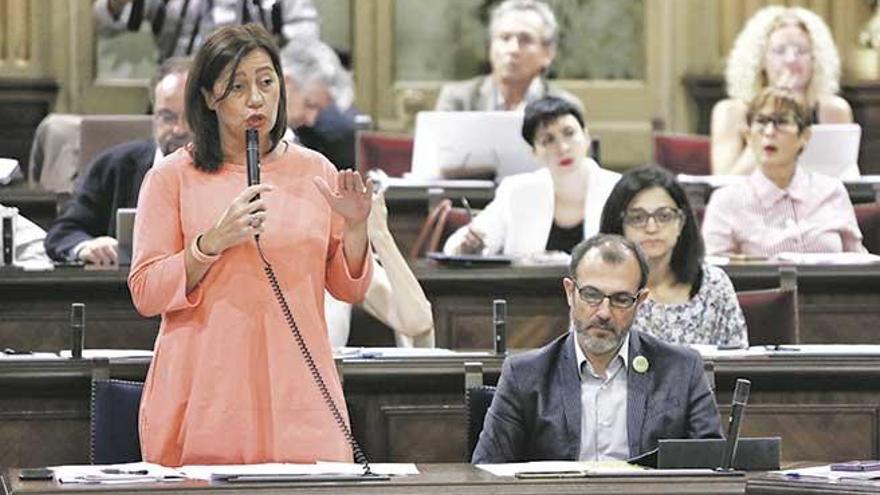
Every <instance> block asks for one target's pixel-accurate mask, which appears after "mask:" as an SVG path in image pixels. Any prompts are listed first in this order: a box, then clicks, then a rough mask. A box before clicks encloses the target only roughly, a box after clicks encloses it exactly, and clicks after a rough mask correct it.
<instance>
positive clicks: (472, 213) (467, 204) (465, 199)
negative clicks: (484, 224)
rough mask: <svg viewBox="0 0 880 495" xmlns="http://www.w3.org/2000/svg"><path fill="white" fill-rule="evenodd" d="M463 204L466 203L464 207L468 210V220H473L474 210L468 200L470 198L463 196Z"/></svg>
mask: <svg viewBox="0 0 880 495" xmlns="http://www.w3.org/2000/svg"><path fill="white" fill-rule="evenodd" d="M461 204H462V205H464V208H465V209H466V210H467V213H468V222H470V221H471V220H473V219H474V210H473V208H471V204H470V202H469V201H468V199H467V198H465V197H464V196H462V197H461Z"/></svg>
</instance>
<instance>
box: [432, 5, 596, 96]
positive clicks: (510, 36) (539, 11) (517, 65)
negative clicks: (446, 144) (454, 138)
mask: <svg viewBox="0 0 880 495" xmlns="http://www.w3.org/2000/svg"><path fill="white" fill-rule="evenodd" d="M558 42H559V24H558V23H557V22H556V15H555V14H553V10H552V9H551V8H550V6H549V5H547V4H546V3H545V2H543V1H540V0H505V1H504V2H501V4H499V5H498V6H496V7H495V8H493V9H492V12H491V14H490V19H489V65H490V66H491V68H492V73H491V74H488V75H484V76H478V77H475V78H473V79H468V80H466V81H457V82H451V83H448V84H446V85H444V86H443V87H442V88H441V89H440V94H439V96H438V97H437V102H436V104H435V106H434V109H435V110H443V111H493V110H522V109H523V108H525V106H526V105H527V104H529V103H531V102H533V101H535V100H539V99H541V98H543V97H545V96H557V97H559V98H562V99H564V100H568V101H569V102H571V104H573V105H575V106H576V107H577V109H578V110H580V112H581V113H584V107H583V104H582V103H581V101H580V100H579V99H578V98H577V97H576V96H575V95H573V94H571V93H569V92H568V91H565V90H563V89H561V88H559V87H556V86H554V85H552V84H550V82H548V81H547V80H546V79H545V77H544V76H545V74H546V73H547V71H548V69H549V68H550V65H551V64H552V63H553V59H554V58H556V47H557V44H558Z"/></svg>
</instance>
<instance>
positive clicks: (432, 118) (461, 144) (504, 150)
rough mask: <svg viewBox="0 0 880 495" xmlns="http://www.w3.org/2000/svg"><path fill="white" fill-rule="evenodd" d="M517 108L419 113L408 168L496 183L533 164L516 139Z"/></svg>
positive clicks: (425, 174)
mask: <svg viewBox="0 0 880 495" xmlns="http://www.w3.org/2000/svg"><path fill="white" fill-rule="evenodd" d="M522 124H523V114H522V112H419V114H418V115H417V117H416V131H415V138H414V141H413V158H412V167H411V170H412V173H411V175H412V176H413V177H417V178H422V179H455V178H485V177H491V176H494V178H495V180H496V182H497V181H500V180H501V179H503V178H504V177H507V176H509V175H514V174H519V173H523V172H531V171H533V170H537V169H538V163H537V162H536V160H535V158H534V156H533V154H532V150H531V148H530V147H529V145H528V143H526V142H525V140H524V139H523V138H522V135H521V132H522Z"/></svg>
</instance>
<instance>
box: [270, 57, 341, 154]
mask: <svg viewBox="0 0 880 495" xmlns="http://www.w3.org/2000/svg"><path fill="white" fill-rule="evenodd" d="M281 64H282V67H283V70H284V84H285V88H286V90H287V125H288V127H289V128H290V129H292V130H293V132H294V133H295V135H294V141H296V142H297V143H298V144H301V145H303V146H305V147H307V148H310V149H313V150H315V151H317V152H319V153H321V154H323V155H324V156H326V157H327V158H328V159H329V160H330V161H331V162H332V163H333V164H334V165H336V168H338V169H340V170H341V169H346V168H355V163H354V161H355V160H354V154H355V149H354V148H355V131H356V130H357V126H356V124H355V117H357V115H358V110H357V109H356V108H355V107H354V88H353V85H352V79H351V74H350V73H349V72H348V71H347V70H346V69H345V67H343V66H342V62H341V61H340V60H339V56H338V55H337V54H336V52H335V51H333V48H331V47H330V46H329V45H327V44H325V43H323V42H320V41H314V42H312V43H308V44H293V43H291V44H288V45H287V46H286V47H284V49H283V50H281Z"/></svg>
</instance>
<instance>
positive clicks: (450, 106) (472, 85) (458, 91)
mask: <svg viewBox="0 0 880 495" xmlns="http://www.w3.org/2000/svg"><path fill="white" fill-rule="evenodd" d="M540 89H541V90H540V91H538V92H529V93H528V94H527V95H526V103H531V102H532V101H534V100H537V99H540V98H543V97H545V96H556V97H559V98H562V99H563V100H567V101H569V102H571V103H572V104H573V105H574V106H575V107H577V109H578V110H580V112H581V114H583V113H584V105H583V103H581V101H580V100H579V99H578V97H577V96H575V95H573V94H571V93H569V92H568V91H565V90H564V89H560V88H557V87H555V86H553V85H551V84H550V83H549V82H547V81H546V80H544V79H542V80H541V81H540ZM494 96H495V92H494V89H493V83H492V80H491V79H490V78H489V77H488V76H479V77H475V78H473V79H468V80H466V81H457V82H452V83H447V84H444V85H443V87H442V88H440V95H439V96H438V97H437V103H436V104H435V105H434V110H443V111H455V112H462V111H492V110H496V108H495V101H494Z"/></svg>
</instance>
